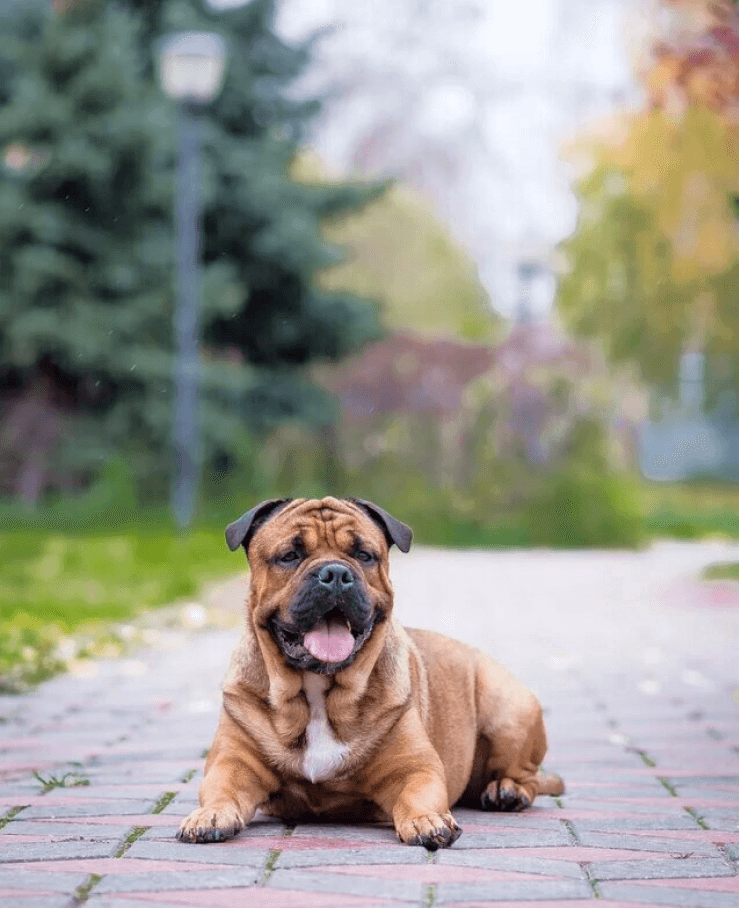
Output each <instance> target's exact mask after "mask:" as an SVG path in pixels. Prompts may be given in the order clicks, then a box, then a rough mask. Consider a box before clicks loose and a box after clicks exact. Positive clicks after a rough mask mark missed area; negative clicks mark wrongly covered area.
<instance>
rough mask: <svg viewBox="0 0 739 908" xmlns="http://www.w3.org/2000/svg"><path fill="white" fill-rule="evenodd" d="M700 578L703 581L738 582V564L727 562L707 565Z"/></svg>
mask: <svg viewBox="0 0 739 908" xmlns="http://www.w3.org/2000/svg"><path fill="white" fill-rule="evenodd" d="M701 576H702V578H703V580H739V563H737V562H730V561H727V562H719V563H718V564H709V565H708V567H707V568H705V569H704V571H703V574H702V575H701Z"/></svg>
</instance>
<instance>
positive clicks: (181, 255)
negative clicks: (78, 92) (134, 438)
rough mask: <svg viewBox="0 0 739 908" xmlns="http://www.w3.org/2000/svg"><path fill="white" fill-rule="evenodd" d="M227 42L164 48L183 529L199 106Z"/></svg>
mask: <svg viewBox="0 0 739 908" xmlns="http://www.w3.org/2000/svg"><path fill="white" fill-rule="evenodd" d="M225 69H226V42H225V41H224V40H223V38H222V37H221V36H220V35H215V34H210V33H206V32H179V33H176V34H173V35H169V36H168V37H166V38H164V40H163V41H162V42H161V44H160V46H159V76H160V81H161V85H162V89H163V90H164V92H165V94H167V95H168V96H169V97H170V98H173V99H174V100H175V101H177V102H178V106H179V118H178V120H179V123H178V127H179V128H178V132H179V137H178V140H179V141H178V166H177V181H176V185H175V216H176V228H177V298H176V301H175V343H176V364H175V375H174V385H175V404H174V424H173V448H174V459H175V463H174V471H173V476H172V486H171V507H172V513H173V515H174V518H175V521H176V522H177V524H178V525H179V526H180V527H185V526H187V525H188V524H190V523H191V521H192V519H193V517H194V515H195V508H196V505H197V498H198V491H199V486H200V474H201V470H202V454H201V444H200V428H199V424H198V394H199V385H200V375H199V373H200V349H199V329H198V321H199V318H198V316H199V309H200V209H201V195H200V194H201V184H202V177H201V173H200V135H199V130H198V126H199V124H198V119H197V113H198V108H199V107H201V106H202V105H205V104H207V103H209V102H210V101H212V100H213V99H214V98H215V97H216V96H217V95H218V92H219V91H220V90H221V85H222V84H223V76H224V73H225Z"/></svg>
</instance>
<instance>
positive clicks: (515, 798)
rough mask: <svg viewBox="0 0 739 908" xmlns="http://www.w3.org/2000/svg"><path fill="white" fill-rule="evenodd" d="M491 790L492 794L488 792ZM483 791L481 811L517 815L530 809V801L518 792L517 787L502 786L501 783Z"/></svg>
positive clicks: (522, 793)
mask: <svg viewBox="0 0 739 908" xmlns="http://www.w3.org/2000/svg"><path fill="white" fill-rule="evenodd" d="M489 788H492V789H493V792H492V793H491V791H490V790H489ZM489 788H488V789H486V790H485V791H483V793H482V797H481V798H480V804H481V806H482V809H483V810H496V811H499V812H501V813H519V812H520V811H522V810H526V808H527V807H531V803H532V802H531V799H530V798H529V797H528V796H527V795H526V794H525V793H524V792H523V791H520V790H518V786H515V787H511V785H510V784H509V785H503V784H501V783H498V784H495V783H493V784H492V785H490V786H489Z"/></svg>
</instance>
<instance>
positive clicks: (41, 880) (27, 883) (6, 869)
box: [0, 865, 87, 894]
mask: <svg viewBox="0 0 739 908" xmlns="http://www.w3.org/2000/svg"><path fill="white" fill-rule="evenodd" d="M86 879H87V874H84V873H66V872H61V873H60V872H58V871H57V872H56V873H45V872H43V871H39V870H24V869H19V868H18V867H12V866H8V865H4V866H2V867H0V891H2V890H3V889H20V890H23V891H33V892H68V893H70V894H72V893H73V892H74V891H75V890H76V889H77V887H78V886H81V885H82V884H83V883H84V882H85V880H86Z"/></svg>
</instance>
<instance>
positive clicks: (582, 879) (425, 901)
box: [0, 543, 739, 908]
mask: <svg viewBox="0 0 739 908" xmlns="http://www.w3.org/2000/svg"><path fill="white" fill-rule="evenodd" d="M724 558H733V559H735V560H736V559H739V551H737V548H736V547H735V548H733V549H732V548H730V547H728V546H726V545H723V544H719V543H711V544H708V545H706V544H704V545H693V544H690V545H687V544H686V545H679V544H661V545H657V546H655V547H654V548H652V549H651V550H650V551H648V552H644V553H560V554H553V553H546V552H508V553H503V552H501V553H481V552H478V553H473V552H465V553H453V552H436V551H433V550H424V549H419V550H418V551H417V552H415V553H411V555H408V556H401V557H396V559H395V562H394V565H393V572H394V577H395V586H396V591H397V597H398V606H397V608H398V613H399V615H400V616H401V618H402V619H403V620H404V621H405V622H406V623H408V624H414V625H421V626H427V627H435V628H437V629H440V630H446V631H447V632H449V633H452V634H454V635H455V636H458V637H461V638H464V639H468V640H470V641H472V642H475V643H477V645H480V646H481V647H482V648H484V649H487V650H488V651H490V652H491V653H492V654H494V655H495V656H496V657H497V658H499V659H500V660H501V661H503V662H504V663H506V664H508V665H509V666H510V667H511V668H513V669H514V670H515V671H516V673H517V674H518V675H519V676H520V677H521V678H522V679H523V680H526V681H527V683H529V684H531V685H532V686H533V687H534V688H535V690H536V691H537V693H538V694H539V696H540V698H541V699H542V701H543V703H544V704H545V707H546V710H547V722H548V728H549V732H550V754H549V758H548V766H549V768H551V769H553V770H556V771H558V772H561V773H562V774H563V775H564V776H565V778H566V780H567V783H568V793H567V794H566V795H565V796H564V797H562V798H560V799H551V798H542V799H540V800H539V801H537V803H536V804H535V806H534V807H533V808H532V809H531V810H529V811H527V812H525V813H522V814H513V815H510V814H489V813H483V812H477V811H470V810H457V811H455V813H456V816H457V819H458V820H459V821H460V823H461V825H462V826H463V828H464V834H463V835H462V837H461V838H460V839H459V841H458V842H457V843H456V844H455V845H454V846H453V847H452V848H450V849H448V850H445V851H439V852H436V853H434V854H428V853H426V852H425V851H424V850H422V849H419V848H408V847H404V846H401V845H400V844H399V843H397V841H396V840H395V838H394V835H393V833H392V830H391V829H390V828H389V827H384V826H338V825H337V826H326V825H313V826H310V825H301V826H298V827H296V828H286V827H285V826H284V825H283V824H281V823H278V822H274V821H271V820H267V819H262V820H261V821H259V822H257V823H255V824H254V825H253V826H252V827H250V828H249V829H248V830H247V831H245V832H244V833H242V834H241V835H240V836H238V837H237V838H236V839H234V840H233V841H231V842H228V843H225V844H219V845H203V846H194V845H185V844H182V843H179V842H177V841H176V840H175V839H174V832H175V830H176V828H177V826H178V824H179V821H180V819H181V818H182V817H183V816H184V815H186V814H187V813H188V812H189V810H190V809H191V807H192V806H193V805H194V803H195V800H196V793H197V786H198V783H199V780H200V778H201V771H202V763H203V752H204V750H205V748H206V747H207V746H208V745H209V743H210V740H211V737H212V734H213V730H214V726H215V720H216V715H217V707H218V690H217V688H218V683H219V681H220V678H221V676H222V674H223V670H224V668H225V664H226V661H227V656H228V652H229V650H230V648H231V646H232V644H233V642H234V640H235V636H236V635H235V633H234V632H231V631H228V632H226V631H217V632H212V631H211V632H207V633H197V634H195V633H194V634H193V635H192V636H191V637H190V638H189V639H187V640H184V641H183V640H180V641H179V645H178V646H177V647H176V648H169V649H158V650H151V651H149V652H144V653H139V654H136V657H135V658H133V659H125V660H119V661H115V662H101V663H97V664H95V665H94V666H91V667H89V668H90V670H89V671H88V672H86V674H85V676H84V677H72V676H67V677H62V678H58V679H55V680H53V681H51V682H49V683H47V684H45V685H43V686H41V687H40V688H39V689H38V690H37V691H35V692H34V693H32V694H30V695H27V696H23V697H3V698H0V818H2V819H0V826H1V827H2V828H0V904H7V905H13V906H19V908H33V906H39V908H72V906H74V905H78V904H82V903H83V902H85V901H86V903H87V905H88V906H89V908H136V906H142V905H151V906H157V908H168V906H187V905H192V906H213V908H220V906H223V908H252V906H254V908H310V906H326V908H370V906H419V908H429V906H453V908H475V906H483V905H495V906H498V908H504V906H514V905H515V906H520V905H526V904H528V903H529V902H531V903H532V905H533V904H534V903H535V905H536V906H537V908H546V906H557V908H570V906H582V905H583V903H585V902H589V901H594V902H595V900H597V904H598V905H600V906H608V908H626V906H634V908H636V906H645V905H665V906H689V908H724V906H725V908H729V906H731V908H736V906H738V905H739V876H738V875H737V863H738V861H739V721H738V719H739V655H738V653H737V650H738V646H737V644H738V643H739V594H737V592H736V590H735V589H733V588H732V587H731V586H727V585H726V584H724V585H722V586H721V588H720V590H719V592H718V594H716V593H715V591H714V590H713V588H712V587H710V586H707V585H701V584H699V583H697V582H695V579H694V578H695V577H696V576H697V572H698V571H699V570H700V568H701V566H702V565H704V564H706V563H710V562H711V561H715V560H722V559H724ZM229 589H230V590H231V591H233V589H234V585H233V584H231V585H230V587H229ZM195 666H198V668H197V671H196V669H195Z"/></svg>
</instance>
